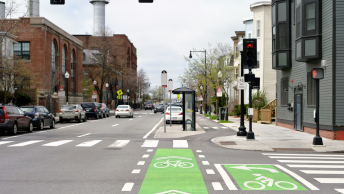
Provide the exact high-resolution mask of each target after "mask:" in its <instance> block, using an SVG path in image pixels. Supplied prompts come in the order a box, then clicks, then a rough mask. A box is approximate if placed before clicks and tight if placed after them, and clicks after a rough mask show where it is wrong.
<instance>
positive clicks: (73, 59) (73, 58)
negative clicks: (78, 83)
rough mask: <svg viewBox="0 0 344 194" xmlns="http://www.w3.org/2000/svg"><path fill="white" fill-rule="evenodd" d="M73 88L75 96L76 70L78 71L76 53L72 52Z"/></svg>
mask: <svg viewBox="0 0 344 194" xmlns="http://www.w3.org/2000/svg"><path fill="white" fill-rule="evenodd" d="M71 59H72V60H71V87H72V94H73V95H74V94H75V69H76V62H75V52H74V50H73V51H72V56H71Z"/></svg>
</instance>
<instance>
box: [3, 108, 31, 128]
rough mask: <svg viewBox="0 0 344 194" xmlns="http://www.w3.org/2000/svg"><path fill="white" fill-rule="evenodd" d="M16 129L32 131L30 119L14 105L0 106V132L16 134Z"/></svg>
mask: <svg viewBox="0 0 344 194" xmlns="http://www.w3.org/2000/svg"><path fill="white" fill-rule="evenodd" d="M18 129H25V130H26V131H27V132H32V131H33V124H32V119H31V118H30V117H28V116H25V113H24V112H23V111H22V110H20V108H18V107H16V106H0V132H1V133H3V132H4V131H7V132H10V133H11V134H13V135H15V134H17V131H18Z"/></svg>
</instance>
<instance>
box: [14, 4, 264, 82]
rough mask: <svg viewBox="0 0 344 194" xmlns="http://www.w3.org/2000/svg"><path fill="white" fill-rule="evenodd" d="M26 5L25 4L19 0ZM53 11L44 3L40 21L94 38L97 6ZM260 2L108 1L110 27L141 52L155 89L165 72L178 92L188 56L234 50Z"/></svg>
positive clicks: (140, 58) (141, 65)
mask: <svg viewBox="0 0 344 194" xmlns="http://www.w3.org/2000/svg"><path fill="white" fill-rule="evenodd" d="M19 1H24V0H19ZM65 1H66V4H65V5H63V6H61V5H50V1H49V0H40V16H41V17H46V18H47V19H48V20H50V21H51V22H53V23H54V24H56V25H57V26H59V27H61V28H62V29H64V30H65V31H67V32H68V33H70V34H86V33H88V34H93V5H92V4H90V3H89V0H65ZM257 1H259V0H154V3H138V0H110V3H109V4H108V5H107V6H106V14H105V17H106V26H108V27H109V28H111V30H112V31H113V32H114V33H115V34H126V35H127V36H128V38H129V39H130V41H131V42H132V43H133V44H134V46H135V47H136V49H137V58H138V60H137V66H138V70H139V69H140V68H143V69H144V70H145V71H146V72H147V74H148V76H149V80H150V83H151V87H155V86H156V85H160V84H161V83H160V82H161V80H160V79H161V71H162V70H166V71H167V73H168V78H169V79H173V81H174V88H177V87H180V86H181V83H180V82H179V80H178V76H179V75H181V74H182V73H183V70H184V68H186V67H187V62H186V61H185V60H184V56H189V53H190V50H192V49H193V48H195V49H197V50H204V49H205V48H207V46H208V43H212V44H216V43H218V42H221V43H229V44H231V45H232V44H233V42H232V40H231V36H234V35H235V33H234V31H243V30H245V26H244V24H243V18H246V17H250V16H252V15H253V14H252V12H251V11H250V4H252V3H254V2H257Z"/></svg>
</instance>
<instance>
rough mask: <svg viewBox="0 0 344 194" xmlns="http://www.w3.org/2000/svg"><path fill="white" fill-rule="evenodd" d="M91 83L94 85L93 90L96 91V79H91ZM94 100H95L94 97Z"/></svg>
mask: <svg viewBox="0 0 344 194" xmlns="http://www.w3.org/2000/svg"><path fill="white" fill-rule="evenodd" d="M93 85H94V91H96V85H97V81H96V80H94V81H93ZM94 102H96V99H94Z"/></svg>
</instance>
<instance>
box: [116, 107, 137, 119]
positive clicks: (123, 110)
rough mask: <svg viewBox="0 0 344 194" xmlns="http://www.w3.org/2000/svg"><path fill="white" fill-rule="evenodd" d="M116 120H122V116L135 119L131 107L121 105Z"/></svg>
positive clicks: (117, 110)
mask: <svg viewBox="0 0 344 194" xmlns="http://www.w3.org/2000/svg"><path fill="white" fill-rule="evenodd" d="M115 115H116V118H120V117H122V116H126V117H131V118H133V117H134V111H133V109H132V108H131V107H130V106H129V105H119V106H118V107H117V109H116V111H115Z"/></svg>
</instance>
